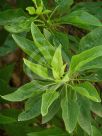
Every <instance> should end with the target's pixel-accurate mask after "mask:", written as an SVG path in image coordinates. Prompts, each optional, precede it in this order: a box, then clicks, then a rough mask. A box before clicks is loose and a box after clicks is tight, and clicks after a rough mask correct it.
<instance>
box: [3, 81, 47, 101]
mask: <svg viewBox="0 0 102 136" xmlns="http://www.w3.org/2000/svg"><path fill="white" fill-rule="evenodd" d="M45 89H46V87H43V86H42V85H41V84H40V83H39V82H38V81H32V82H30V83H27V84H25V85H23V86H21V87H20V88H19V89H17V91H15V92H13V93H11V94H8V95H4V96H2V98H3V99H5V100H8V101H12V102H16V101H23V100H25V99H27V98H30V97H32V95H33V94H34V93H35V92H36V91H44V90H45Z"/></svg>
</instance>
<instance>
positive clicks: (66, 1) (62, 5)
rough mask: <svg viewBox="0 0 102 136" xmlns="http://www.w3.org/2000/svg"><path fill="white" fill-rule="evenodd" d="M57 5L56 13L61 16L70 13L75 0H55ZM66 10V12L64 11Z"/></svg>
mask: <svg viewBox="0 0 102 136" xmlns="http://www.w3.org/2000/svg"><path fill="white" fill-rule="evenodd" d="M55 2H56V4H57V10H56V12H57V13H59V14H60V15H62V14H65V13H68V10H69V8H70V6H71V5H72V4H73V2H74V1H73V0H55ZM63 9H64V10H63Z"/></svg>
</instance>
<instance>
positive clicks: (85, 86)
mask: <svg viewBox="0 0 102 136" xmlns="http://www.w3.org/2000/svg"><path fill="white" fill-rule="evenodd" d="M72 88H73V89H74V90H75V91H76V92H78V93H80V94H81V95H83V96H86V97H87V98H89V99H91V100H92V101H95V102H101V98H100V97H99V94H98V92H97V90H96V88H95V87H94V86H93V85H92V84H91V83H90V82H84V83H81V84H79V85H76V86H73V87H72Z"/></svg>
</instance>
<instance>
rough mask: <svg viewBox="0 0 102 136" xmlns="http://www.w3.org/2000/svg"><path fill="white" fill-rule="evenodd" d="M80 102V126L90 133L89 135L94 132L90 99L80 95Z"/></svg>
mask: <svg viewBox="0 0 102 136" xmlns="http://www.w3.org/2000/svg"><path fill="white" fill-rule="evenodd" d="M78 104H79V107H80V112H79V117H78V123H79V125H80V127H81V128H82V129H83V130H84V131H85V132H86V133H88V135H90V134H91V132H92V128H91V113H90V102H89V101H88V99H85V98H84V97H82V96H80V97H78Z"/></svg>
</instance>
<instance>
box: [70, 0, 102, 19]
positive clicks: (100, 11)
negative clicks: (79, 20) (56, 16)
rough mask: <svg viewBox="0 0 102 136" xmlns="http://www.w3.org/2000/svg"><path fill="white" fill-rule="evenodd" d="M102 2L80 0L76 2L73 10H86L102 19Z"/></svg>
mask: <svg viewBox="0 0 102 136" xmlns="http://www.w3.org/2000/svg"><path fill="white" fill-rule="evenodd" d="M101 6H102V2H101V1H100V2H98V1H97V2H95V1H94V2H79V3H76V4H75V6H74V7H73V8H72V10H79V9H80V10H85V11H87V12H89V13H90V14H92V15H94V16H96V17H97V18H99V19H100V20H101V19H102V7H101Z"/></svg>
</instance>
